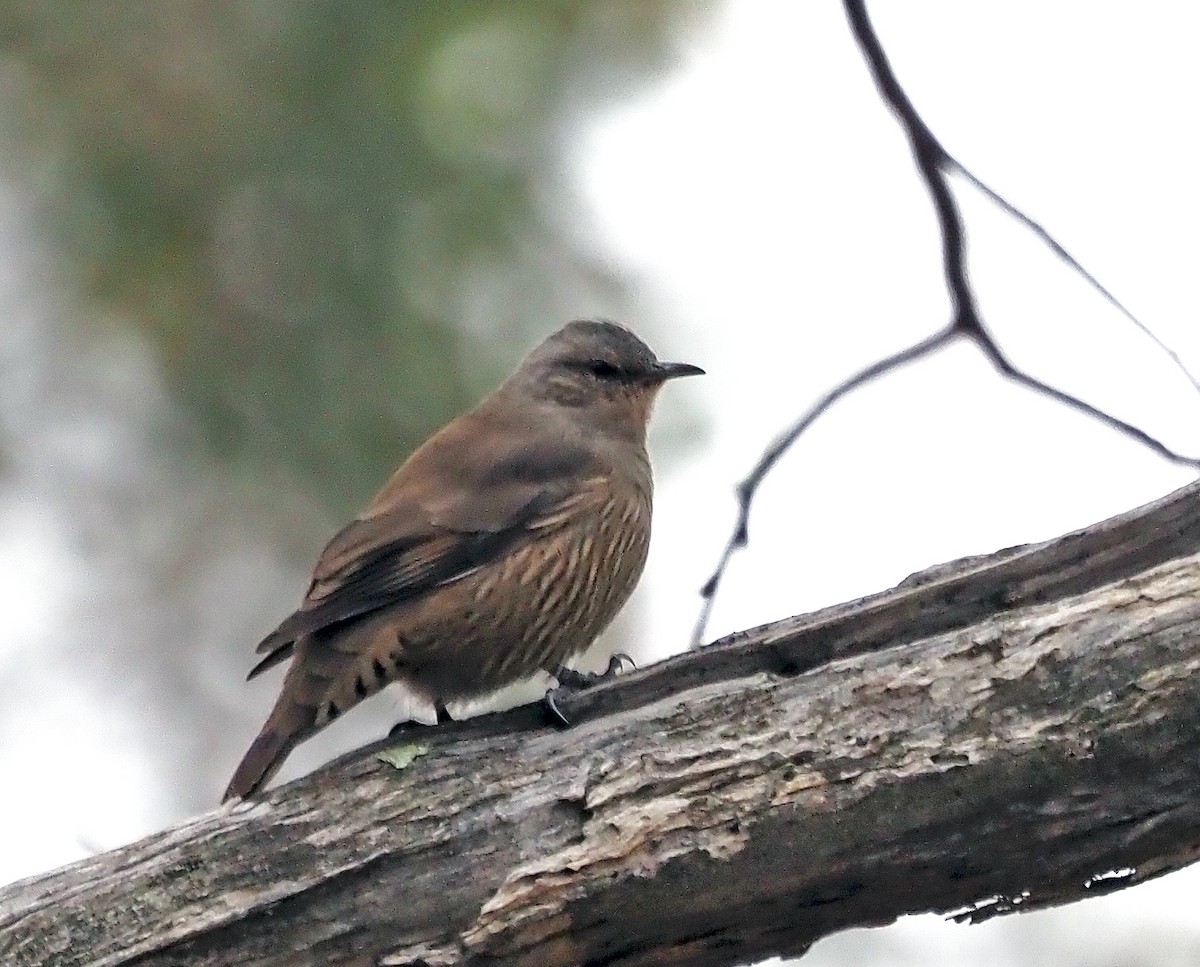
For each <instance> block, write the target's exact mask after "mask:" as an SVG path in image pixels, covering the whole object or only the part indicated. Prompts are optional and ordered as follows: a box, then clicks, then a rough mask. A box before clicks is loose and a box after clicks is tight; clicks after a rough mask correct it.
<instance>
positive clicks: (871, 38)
mask: <svg viewBox="0 0 1200 967" xmlns="http://www.w3.org/2000/svg"><path fill="white" fill-rule="evenodd" d="M843 7H844V9H845V11H846V19H847V21H848V22H849V25H850V30H851V32H852V33H853V35H854V39H855V42H856V43H857V44H858V47H859V50H861V51H862V54H863V58H864V59H865V61H866V63H867V66H868V68H869V69H870V71H871V75H872V77H873V78H874V81H875V86H876V87H877V88H878V90H879V93H880V95H881V96H882V97H883V99H884V101H885V102H886V104H887V105H888V107H889V108H890V109H891V111H892V113H893V114H894V115H895V116H896V119H897V120H898V121H899V122H900V125H901V127H902V128H903V129H904V132H905V134H906V135H907V137H908V140H909V144H910V146H911V148H912V154H913V160H914V162H915V164H916V167H917V171H918V173H919V174H920V176H921V179H922V180H923V181H924V182H925V186H926V188H927V189H928V190H929V195H930V198H931V200H932V201H933V206H934V210H935V211H936V213H937V220H938V227H939V229H940V232H941V236H942V266H943V272H944V274H945V277H946V288H947V289H948V290H949V293H950V302H951V309H952V312H951V321H950V323H949V324H948V325H947V326H946V327H945V328H944V329H942V330H941V331H940V332H938V333H936V334H935V335H933V336H929V337H928V338H926V339H923V340H921V341H920V342H918V343H915V344H913V345H912V346H910V347H908V348H907V349H904V350H901V351H900V352H898V353H894V354H892V355H891V356H887V357H885V358H884V359H881V360H879V361H878V362H876V363H873V364H872V365H870V366H868V367H866V368H865V369H863V370H861V371H860V372H858V373H856V374H855V375H853V376H851V377H850V378H849V379H847V380H845V381H843V382H842V383H839V384H838V385H837V386H836V387H834V388H833V389H832V390H831V391H830V392H829V393H827V394H825V396H823V397H822V398H821V399H820V400H818V401H817V403H816V404H815V405H814V406H812V407H811V408H810V409H809V410H808V411H807V412H805V413H804V414H803V415H802V416H801V417H800V419H798V420H797V421H796V422H795V423H793V424H792V426H791V427H790V428H789V429H788V430H786V431H785V432H784V433H783V434H781V435H780V436H779V437H778V438H777V439H776V440H775V442H773V443H772V444H771V445H770V446H769V447H768V448H767V450H766V451H765V452H764V453H763V455H762V456H761V457H759V459H758V462H757V463H756V464H755V465H754V467H753V469H752V470H751V471H750V473H749V475H748V476H747V477H746V478H745V480H743V481H742V482H741V483H740V484H739V485H738V487H737V499H738V516H737V522H736V524H735V525H734V529H733V534H732V535H731V536H730V538H729V541H728V542H727V543H726V545H725V549H724V550H723V551H722V552H721V557H720V559H719V560H718V562H717V566H716V569H715V570H714V571H713V573H712V576H711V577H710V578H709V579H708V580H707V581H706V582H705V583H704V586H703V587H702V588H701V591H700V594H701V596H702V597H703V599H704V600H703V604H702V606H701V609H700V616H699V619H698V620H697V622H696V627H695V630H694V632H693V635H692V647H693V648H697V647H699V646H700V645H701V644H702V642H703V640H704V632H705V629H706V627H707V625H708V619H709V617H710V615H711V614H712V607H713V602H714V600H715V598H716V593H717V590H718V588H719V587H720V584H721V581H722V579H723V578H724V576H725V571H726V569H727V567H728V565H729V561H730V559H731V558H732V556H733V554H734V552H735V551H737V550H738V549H739V548H741V547H744V546H745V545H746V543H747V542H748V539H749V530H748V528H749V518H750V506H751V504H752V502H753V500H754V496H755V494H756V493H757V491H758V487H759V484H761V483H762V480H763V478H764V477H765V476H766V475H767V474H768V473H769V472H770V471H771V470H772V469H773V468H774V466H775V464H776V463H777V462H778V461H779V458H780V457H781V456H783V454H784V453H785V452H786V451H787V450H788V449H789V448H790V447H791V446H792V444H794V443H795V442H796V440H797V439H798V438H799V437H800V435H801V434H802V433H804V431H805V430H807V429H808V428H809V427H810V426H811V425H812V424H813V423H814V422H815V421H816V420H817V418H818V417H820V416H821V415H822V414H823V413H824V412H825V411H826V410H827V409H829V407H831V406H832V405H833V404H834V403H836V402H837V401H838V400H839V399H841V398H842V397H843V396H845V395H846V394H848V393H849V392H851V391H852V390H855V389H858V388H859V387H860V386H863V385H864V384H866V383H869V382H871V381H872V380H875V379H878V378H879V377H880V376H883V375H885V374H887V373H889V372H891V371H893V370H895V369H898V368H900V367H901V366H904V365H907V364H908V363H911V362H914V361H915V360H917V359H920V358H923V357H924V356H927V355H928V354H929V353H931V352H932V351H933V350H935V349H938V348H940V347H942V346H945V345H947V344H948V343H950V342H951V341H953V340H955V339H958V338H967V339H969V340H970V341H971V342H973V343H974V344H975V345H976V346H977V347H978V348H979V350H980V351H981V352H982V353H983V354H984V356H985V357H986V358H987V359H988V361H989V362H990V363H991V364H992V366H993V367H994V368H995V369H996V371H997V372H999V373H1000V374H1001V375H1002V376H1004V377H1005V378H1006V379H1010V380H1012V381H1013V382H1015V383H1017V384H1019V385H1021V386H1024V387H1026V388H1028V389H1031V390H1033V391H1034V392H1036V393H1040V394H1041V395H1043V396H1045V397H1047V398H1049V399H1052V400H1054V401H1056V402H1058V403H1062V404H1064V405H1066V406H1069V407H1071V408H1072V409H1075V410H1077V411H1079V412H1080V413H1083V414H1084V415H1085V416H1089V417H1091V418H1093V419H1095V420H1099V421H1100V422H1101V423H1103V424H1104V425H1106V426H1108V427H1111V428H1112V429H1114V430H1117V431H1118V432H1120V433H1123V434H1125V435H1126V436H1129V437H1131V438H1132V439H1134V440H1136V441H1137V442H1139V443H1141V444H1142V445H1144V446H1147V447H1149V448H1150V449H1151V450H1153V451H1154V452H1155V453H1157V454H1158V455H1159V456H1161V457H1163V458H1164V459H1166V460H1170V461H1172V462H1173V463H1178V464H1182V465H1184V466H1188V467H1192V468H1194V469H1200V459H1196V458H1194V457H1188V456H1186V455H1184V454H1182V453H1179V452H1178V451H1176V450H1173V449H1171V448H1170V447H1168V446H1167V445H1166V444H1164V443H1163V442H1162V441H1160V440H1158V439H1156V438H1155V437H1154V436H1152V435H1151V434H1149V433H1147V432H1146V431H1145V430H1142V429H1139V428H1138V427H1135V426H1133V425H1132V424H1130V423H1127V422H1126V421H1124V420H1121V419H1118V418H1117V417H1115V416H1112V415H1111V414H1109V413H1105V412H1104V411H1103V410H1101V409H1099V408H1097V407H1095V406H1093V405H1092V404H1090V403H1087V402H1084V401H1083V400H1081V399H1079V398H1078V397H1076V396H1073V395H1072V394H1070V393H1067V392H1065V391H1063V390H1060V389H1057V388H1056V387H1053V386H1050V385H1049V384H1047V383H1044V382H1042V381H1041V380H1039V379H1036V378H1035V377H1033V376H1030V375H1029V374H1028V373H1026V372H1024V371H1023V370H1021V369H1020V368H1018V367H1017V366H1015V365H1014V364H1013V363H1012V362H1011V361H1010V360H1009V359H1008V357H1007V356H1005V354H1004V352H1003V351H1002V350H1001V349H1000V346H999V344H998V343H997V342H996V340H995V339H994V338H993V337H992V335H991V333H990V332H988V330H987V328H986V327H985V326H984V325H983V321H982V319H981V317H980V313H979V307H978V304H977V302H976V300H975V293H974V291H973V290H972V288H971V283H970V280H969V278H968V275H967V268H966V237H965V233H964V230H963V222H962V214H961V213H960V211H959V208H958V203H957V202H956V201H955V199H954V195H953V194H952V192H951V190H950V182H949V179H948V178H947V175H948V174H949V173H952V172H957V173H958V174H960V175H962V177H963V178H964V179H966V180H967V181H968V182H969V183H970V184H971V185H973V186H974V187H975V188H976V189H977V190H979V191H980V192H982V193H983V194H984V195H985V196H986V197H987V198H988V199H989V200H990V201H992V202H993V203H994V204H996V205H997V206H999V207H1000V208H1001V210H1003V211H1004V212H1005V213H1006V214H1008V215H1009V216H1011V217H1013V218H1015V219H1017V221H1019V222H1020V223H1021V224H1022V225H1024V226H1025V227H1026V228H1028V229H1029V230H1030V231H1032V232H1033V233H1034V234H1035V235H1036V236H1037V237H1038V238H1039V239H1040V240H1041V241H1042V242H1043V243H1044V244H1045V245H1046V246H1047V247H1049V248H1050V250H1051V251H1052V252H1054V254H1055V255H1057V256H1058V257H1059V258H1060V259H1062V261H1063V262H1065V263H1066V264H1067V265H1068V266H1069V267H1070V268H1071V269H1072V270H1074V271H1075V272H1077V273H1078V274H1079V275H1080V276H1081V277H1082V278H1083V279H1084V280H1086V281H1087V283H1088V284H1089V285H1090V286H1091V287H1092V288H1093V289H1094V290H1095V291H1096V292H1098V293H1099V294H1100V295H1101V296H1102V297H1103V298H1104V299H1105V300H1106V301H1107V302H1108V303H1109V304H1110V305H1112V306H1113V307H1114V308H1116V309H1117V310H1118V311H1119V312H1120V313H1121V314H1122V315H1124V316H1125V318H1126V319H1128V320H1129V321H1130V322H1132V323H1133V324H1134V325H1135V326H1137V328H1138V329H1139V330H1141V331H1142V332H1143V333H1144V334H1145V335H1147V336H1148V337H1149V338H1150V339H1152V340H1153V341H1154V343H1155V345H1156V346H1158V348H1159V349H1161V350H1162V351H1163V352H1164V353H1166V354H1167V356H1168V357H1170V359H1171V360H1172V361H1173V362H1174V363H1175V365H1176V366H1177V367H1178V368H1179V370H1180V371H1181V372H1182V373H1183V374H1184V375H1185V376H1186V377H1187V378H1188V380H1189V381H1190V382H1191V384H1192V386H1193V387H1195V388H1196V390H1197V391H1198V392H1200V381H1198V380H1197V379H1196V377H1195V376H1193V375H1192V374H1191V373H1190V372H1189V371H1188V369H1187V367H1185V366H1184V364H1183V361H1182V360H1181V359H1180V358H1179V356H1178V355H1177V354H1176V353H1175V352H1174V351H1173V350H1171V349H1170V348H1169V347H1168V346H1167V345H1166V344H1165V343H1163V342H1162V340H1160V339H1159V338H1158V337H1157V336H1156V335H1155V334H1154V333H1153V332H1152V331H1151V330H1150V329H1149V327H1147V326H1146V325H1145V324H1144V323H1143V322H1141V320H1139V319H1138V318H1137V317H1136V316H1134V314H1133V313H1132V312H1130V311H1129V310H1128V309H1127V308H1126V307H1125V306H1124V305H1123V304H1122V303H1120V302H1119V301H1118V300H1117V298H1116V297H1115V296H1114V295H1113V294H1112V293H1111V292H1109V290H1108V289H1107V288H1105V287H1104V286H1103V285H1102V284H1101V283H1100V282H1099V280H1097V279H1096V278H1095V276H1093V275H1092V274H1091V273H1090V272H1088V271H1087V269H1085V268H1084V267H1083V266H1082V265H1081V264H1080V263H1079V261H1078V260H1077V259H1076V258H1075V257H1074V256H1073V255H1071V253H1070V252H1068V251H1067V250H1066V248H1065V247H1063V245H1062V244H1061V243H1060V242H1059V241H1058V240H1057V239H1055V238H1054V237H1053V236H1052V235H1051V234H1050V232H1049V231H1048V230H1047V229H1046V228H1045V227H1043V226H1042V225H1041V224H1040V223H1039V222H1037V221H1035V220H1034V219H1032V218H1030V217H1029V216H1028V215H1026V214H1025V213H1024V212H1022V211H1021V210H1020V209H1019V208H1017V207H1016V206H1015V205H1013V204H1012V203H1011V202H1010V201H1008V199H1006V198H1004V196H1002V195H1001V194H1000V193H999V192H997V191H995V190H994V189H993V188H991V187H990V186H989V185H987V184H986V183H984V182H983V181H982V180H980V179H979V178H978V177H976V176H975V175H974V174H973V173H972V172H971V171H970V170H969V169H968V168H966V167H965V166H964V165H963V164H962V163H961V162H960V161H959V160H958V159H957V158H955V157H954V156H953V155H951V154H950V152H948V151H947V150H946V149H945V147H943V145H942V143H941V142H940V141H938V139H937V137H935V135H934V134H933V132H932V131H931V130H930V129H929V126H928V125H927V124H926V123H925V121H924V119H923V118H922V117H921V116H920V114H918V113H917V110H916V108H915V107H914V106H913V104H912V101H911V100H909V97H908V94H907V93H906V92H905V90H904V88H903V87H902V86H901V85H900V82H899V81H898V80H897V78H896V75H895V73H894V72H893V70H892V66H891V63H890V62H889V61H888V58H887V54H886V53H884V50H883V46H882V45H881V44H880V42H879V38H878V36H877V35H876V33H875V28H874V27H873V26H872V24H871V21H870V18H869V17H868V16H867V10H866V3H865V0H843Z"/></svg>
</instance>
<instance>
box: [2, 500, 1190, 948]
mask: <svg viewBox="0 0 1200 967" xmlns="http://www.w3.org/2000/svg"><path fill="white" fill-rule="evenodd" d="M1198 494H1200V485H1192V486H1190V487H1188V488H1185V489H1183V490H1181V491H1178V492H1176V493H1175V494H1172V495H1171V496H1169V497H1167V498H1165V499H1164V500H1162V501H1159V502H1157V503H1155V504H1152V505H1149V506H1147V507H1144V508H1142V509H1140V510H1138V511H1134V512H1132V513H1130V514H1126V515H1123V516H1122V517H1118V518H1114V519H1113V520H1111V521H1107V522H1105V523H1103V524H1098V525H1096V526H1095V527H1092V528H1088V529H1087V530H1085V531H1081V532H1079V533H1077V534H1073V535H1068V536H1067V537H1064V538H1060V539H1058V540H1056V541H1050V542H1047V543H1046V544H1041V545H1035V546H1029V547H1023V548H1014V549H1011V550H1008V551H1003V552H1000V553H999V554H996V555H992V556H989V557H984V558H972V559H970V560H966V561H960V562H954V563H952V564H948V565H943V566H941V567H938V568H934V569H932V570H930V571H927V572H924V573H922V574H920V575H916V576H914V577H913V578H910V579H909V580H908V581H906V582H904V583H903V584H901V585H900V586H899V587H898V588H895V589H893V590H891V591H888V592H884V593H883V594H880V595H876V596H873V597H871V598H866V599H863V600H862V601H858V602H854V603H851V604H847V605H842V606H838V607H836V608H831V609H828V610H827V611H823V612H819V613H817V614H814V615H809V616H804V617H798V618H791V619H788V620H786V621H782V622H777V623H775V624H771V625H766V626H763V627H761V628H756V629H753V630H751V631H747V632H742V633H740V634H738V635H734V636H731V637H730V638H729V639H727V640H725V641H723V642H721V643H717V644H715V645H713V646H710V647H709V648H707V649H705V650H703V651H701V652H697V653H692V654H688V655H683V656H679V657H677V658H674V659H671V660H669V661H666V662H663V663H661V664H659V665H656V666H654V667H652V668H648V669H645V670H643V671H640V672H636V673H633V674H631V675H629V676H627V677H625V678H624V679H622V680H620V681H617V682H614V683H609V684H604V685H601V686H598V687H597V688H595V689H593V690H591V691H588V692H585V693H581V694H579V695H577V696H574V697H572V698H571V699H569V700H568V702H567V703H565V705H564V707H565V708H566V709H567V711H568V714H570V715H572V716H573V717H574V718H575V720H577V721H578V723H579V724H578V725H576V726H575V727H574V728H572V729H570V730H568V731H565V732H560V731H556V730H554V729H552V728H548V727H546V726H545V725H544V724H543V723H542V721H541V717H540V713H539V712H538V711H537V710H535V709H528V708H527V709H518V710H515V711H513V712H510V713H505V714H502V715H493V716H486V717H483V718H480V719H476V720H473V721H470V722H465V723H459V724H455V725H450V726H443V727H438V728H419V727H418V728H412V729H409V730H407V731H406V732H405V733H404V734H403V735H401V736H399V737H397V738H395V739H393V740H390V741H389V742H385V743H380V744H378V745H376V746H374V747H371V748H369V749H366V750H363V751H361V752H359V753H356V754H355V755H353V756H348V757H346V758H345V759H343V760H340V761H338V762H336V763H333V764H332V765H330V766H328V767H326V768H324V769H322V770H320V771H319V772H317V773H315V774H313V775H311V776H308V777H306V778H304V779H302V780H299V781H297V782H295V783H292V784H290V785H288V786H285V787H282V788H280V789H277V790H274V791H272V792H270V793H269V794H268V795H266V796H265V797H264V798H262V799H260V800H257V801H254V802H250V803H244V804H238V805H236V806H232V807H224V808H222V809H218V810H214V811H213V812H211V813H208V814H206V815H204V816H200V817H197V818H196V819H194V820H191V821H190V822H188V823H185V824H183V825H181V826H178V827H176V828H174V829H171V830H168V831H166V832H163V833H161V834H158V835H156V836H152V837H149V838H147V839H145V840H143V841H141V842H139V843H136V844H133V845H131V846H128V847H124V848H121V849H118V850H114V851H112V852H109V853H106V854H104V855H101V856H97V857H94V858H92V859H90V860H86V861H84V862H81V863H77V864H75V865H73V866H70V867H66V868H64V869H62V870H59V871H57V872H54V873H50V874H47V875H45V876H40V877H36V878H33V879H29V880H25V881H23V882H20V883H17V884H14V885H12V886H9V887H7V888H5V889H4V890H2V891H0V962H3V963H4V964H6V965H13V967H25V965H35V964H36V965H47V964H49V965H56V967H57V965H61V967H68V965H69V967H84V965H87V967H100V965H116V964H130V963H137V964H139V965H146V967H149V965H155V967H158V965H183V964H188V965H197V964H200V965H218V964H235V963H236V964H263V965H266V964H271V965H292V964H364V965H366V964H387V965H397V967H398V965H413V967H416V965H427V967H434V965H446V967H449V965H460V964H471V965H479V964H488V965H498V964H505V965H539V967H553V965H560V964H561V965H574V964H621V965H623V967H634V965H651V964H656V965H661V964H681V965H682V964H687V965H724V964H737V963H745V962H750V961H754V960H758V959H762V958H765V957H768V956H770V955H773V954H783V955H789V954H790V955H794V954H797V953H799V952H802V951H803V950H805V949H806V948H807V947H808V946H809V945H810V944H811V943H812V942H813V941H815V940H816V939H818V938H820V937H822V936H824V935H826V934H828V933H830V932H833V931H836V930H840V929H843V928H846V927H851V926H861V925H867V924H882V923H887V922H890V921H891V920H893V919H895V918H896V917H897V916H899V915H901V914H906V913H917V912H923V911H930V910H933V911H943V912H945V911H964V910H965V911H967V912H966V915H967V916H968V917H970V918H973V919H980V918H983V917H987V916H991V915H994V914H997V913H1007V912H1010V911H1012V910H1023V909H1032V908H1036V907H1044V906H1048V905H1052V904H1058V903H1063V902H1067V901H1071V900H1075V899H1079V898H1082V897H1086V896H1088V895H1092V894H1095V893H1098V892H1102V891H1105V892H1106V891H1109V890H1112V889H1117V888H1121V887H1124V886H1128V885H1130V884H1133V883H1137V882H1140V881H1142V880H1144V879H1147V878H1149V877H1152V876H1156V875H1158V874H1160V873H1163V872H1166V871H1168V870H1172V869H1177V868H1179V867H1181V866H1184V865H1186V864H1188V863H1190V862H1192V860H1193V859H1194V858H1195V856H1196V853H1197V849H1198V848H1200V833H1198V832H1197V830H1200V805H1198V804H1197V802H1196V796H1195V790H1196V788H1197V787H1198V786H1200V759H1198V757H1197V755H1196V749H1197V748H1198V747H1200V714H1198V713H1197V712H1196V709H1197V708H1200V678H1198V677H1197V676H1196V675H1195V672H1196V670H1197V668H1200V634H1198V632H1200V500H1198V497H1197V495H1198ZM397 746H401V747H404V749H403V751H404V752H405V755H402V756H401V758H400V759H399V760H398V761H399V762H401V763H403V762H404V759H405V758H410V757H411V761H410V762H408V763H407V764H405V765H403V767H402V768H397V767H396V766H395V765H392V764H389V763H386V762H384V761H382V760H381V759H380V757H379V755H378V753H379V752H380V751H381V750H384V749H387V748H394V747H397Z"/></svg>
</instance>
